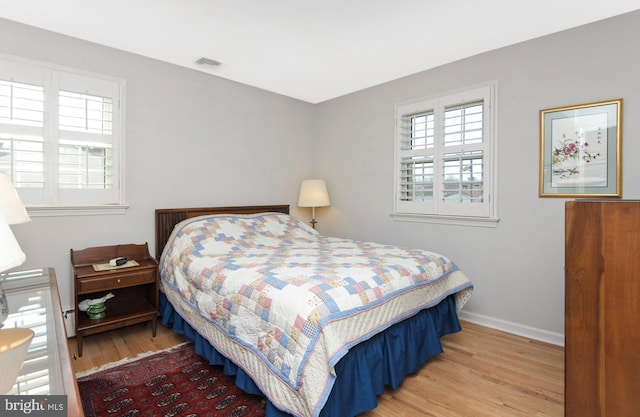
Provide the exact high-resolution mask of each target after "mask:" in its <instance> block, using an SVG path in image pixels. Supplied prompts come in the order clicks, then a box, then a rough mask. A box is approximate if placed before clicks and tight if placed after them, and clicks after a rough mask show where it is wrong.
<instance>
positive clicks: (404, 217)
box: [391, 213, 500, 227]
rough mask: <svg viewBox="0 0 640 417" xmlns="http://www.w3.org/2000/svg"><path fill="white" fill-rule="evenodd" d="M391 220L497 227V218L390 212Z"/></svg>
mask: <svg viewBox="0 0 640 417" xmlns="http://www.w3.org/2000/svg"><path fill="white" fill-rule="evenodd" d="M391 218H392V219H393V220H397V221H401V222H416V223H435V224H451V225H457V226H474V227H498V221H500V219H499V218H488V217H465V216H443V215H435V214H410V213H392V214H391Z"/></svg>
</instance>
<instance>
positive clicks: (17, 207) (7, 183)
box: [0, 172, 31, 224]
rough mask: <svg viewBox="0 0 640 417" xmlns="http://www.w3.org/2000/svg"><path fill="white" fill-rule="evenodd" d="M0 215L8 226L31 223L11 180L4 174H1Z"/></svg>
mask: <svg viewBox="0 0 640 417" xmlns="http://www.w3.org/2000/svg"><path fill="white" fill-rule="evenodd" d="M0 215H2V216H4V219H5V221H6V222H7V224H18V223H26V222H28V221H31V219H30V218H29V215H28V214H27V210H26V209H25V208H24V204H22V201H20V197H18V192H17V191H16V189H15V187H14V186H13V183H12V182H11V179H9V176H8V175H7V174H5V173H4V172H0Z"/></svg>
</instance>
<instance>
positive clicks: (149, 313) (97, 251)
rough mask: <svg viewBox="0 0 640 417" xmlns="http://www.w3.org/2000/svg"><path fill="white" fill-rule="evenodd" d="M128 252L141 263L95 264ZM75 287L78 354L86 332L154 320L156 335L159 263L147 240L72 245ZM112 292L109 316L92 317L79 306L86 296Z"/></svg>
mask: <svg viewBox="0 0 640 417" xmlns="http://www.w3.org/2000/svg"><path fill="white" fill-rule="evenodd" d="M120 256H124V257H126V258H127V259H129V260H135V261H136V262H137V263H138V264H139V265H138V266H132V267H124V268H115V269H111V270H107V271H96V270H95V269H94V268H93V265H94V264H104V263H108V262H109V260H110V259H113V258H117V257H120ZM71 266H72V268H73V276H74V288H75V292H74V294H75V297H74V299H75V312H76V314H75V324H76V339H77V344H78V355H79V356H82V338H83V337H84V336H85V335H91V334H95V333H100V332H105V331H109V330H113V329H117V328H120V327H124V326H130V325H132V324H137V323H144V322H147V321H151V331H152V333H153V336H154V337H155V335H156V322H157V317H158V263H157V262H156V260H155V259H154V258H152V257H151V255H149V247H148V245H147V243H144V244H142V245H135V244H129V245H113V246H100V247H94V248H87V249H83V250H73V249H71ZM108 293H113V294H114V295H115V297H114V298H111V299H109V300H107V302H106V306H107V311H106V317H104V318H101V319H90V318H89V316H88V315H87V314H86V313H85V312H83V311H80V310H79V309H78V304H79V303H80V302H81V301H83V300H85V299H96V298H100V297H103V296H104V295H106V294H108Z"/></svg>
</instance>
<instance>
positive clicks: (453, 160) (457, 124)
mask: <svg viewBox="0 0 640 417" xmlns="http://www.w3.org/2000/svg"><path fill="white" fill-rule="evenodd" d="M495 153H496V139H495V84H494V83H490V84H486V85H481V86H476V87H473V88H469V89H465V90H462V91H456V92H452V93H447V94H443V95H439V96H436V97H429V98H424V99H419V100H416V101H414V102H411V103H403V104H400V105H397V106H396V153H395V171H394V172H395V197H394V200H395V211H394V217H396V218H398V219H400V220H402V219H407V218H410V219H412V220H421V219H422V220H428V221H434V220H435V221H438V222H447V220H453V222H460V221H463V222H467V223H468V222H479V223H485V225H487V224H491V223H495V222H496V221H497V216H496V209H495V207H496V200H495V196H496V193H495V191H496V190H495V188H496V187H495V172H494V171H495V157H494V155H495Z"/></svg>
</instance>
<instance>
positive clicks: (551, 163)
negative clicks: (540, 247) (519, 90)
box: [538, 98, 623, 198]
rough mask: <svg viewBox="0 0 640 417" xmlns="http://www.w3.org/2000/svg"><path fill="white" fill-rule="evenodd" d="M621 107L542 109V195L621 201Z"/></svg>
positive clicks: (597, 104)
mask: <svg viewBox="0 0 640 417" xmlns="http://www.w3.org/2000/svg"><path fill="white" fill-rule="evenodd" d="M622 103H623V100H622V99H621V98H620V99H615V100H608V101H600V102H595V103H587V104H580V105H577V106H566V107H556V108H552V109H545V110H540V184H539V194H538V195H539V196H540V197H618V198H619V197H622Z"/></svg>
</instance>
